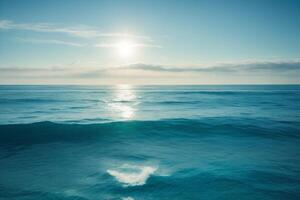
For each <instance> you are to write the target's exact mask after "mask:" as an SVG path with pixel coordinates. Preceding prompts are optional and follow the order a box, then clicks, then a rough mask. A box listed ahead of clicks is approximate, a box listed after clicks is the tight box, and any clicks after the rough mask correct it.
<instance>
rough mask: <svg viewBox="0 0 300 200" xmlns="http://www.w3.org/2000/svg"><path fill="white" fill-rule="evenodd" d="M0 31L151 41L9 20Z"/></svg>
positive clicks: (81, 27)
mask: <svg viewBox="0 0 300 200" xmlns="http://www.w3.org/2000/svg"><path fill="white" fill-rule="evenodd" d="M0 29H2V30H26V31H34V32H45V33H62V34H67V35H71V36H75V37H82V38H97V37H123V38H124V37H128V38H138V39H143V40H147V41H153V40H152V38H151V37H149V36H145V35H135V34H130V33H116V32H102V31H100V30H99V29H98V28H95V27H89V26H85V25H79V26H74V27H65V26H64V27H62V26H58V25H57V24H51V23H16V22H14V21H11V20H0Z"/></svg>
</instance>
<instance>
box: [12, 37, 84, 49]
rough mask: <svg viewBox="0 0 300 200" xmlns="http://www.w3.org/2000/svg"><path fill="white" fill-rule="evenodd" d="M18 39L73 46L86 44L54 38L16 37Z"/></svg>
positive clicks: (36, 42)
mask: <svg viewBox="0 0 300 200" xmlns="http://www.w3.org/2000/svg"><path fill="white" fill-rule="evenodd" d="M17 40H18V41H21V42H29V43H34V44H60V45H67V46H73V47H83V46H86V44H81V43H76V42H68V41H63V40H55V39H34V38H17Z"/></svg>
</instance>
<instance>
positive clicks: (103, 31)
mask: <svg viewBox="0 0 300 200" xmlns="http://www.w3.org/2000/svg"><path fill="white" fill-rule="evenodd" d="M299 55H300V1H297V0H295V1H292V0H286V1H282V0H272V1H271V0H249V1H245V0H226V1H225V0H218V1H215V0H207V1H202V0H197V1H191V0H190V1H189V0H185V1H175V0H172V1H168V0H164V1H156V0H151V1H142V0H128V1H126V0H120V1H117V0H109V1H101V0H98V1H94V0H89V1H85V0H43V1H41V0H26V1H23V0H0V84H141V85H146V84H300V78H299V77H300V56H299Z"/></svg>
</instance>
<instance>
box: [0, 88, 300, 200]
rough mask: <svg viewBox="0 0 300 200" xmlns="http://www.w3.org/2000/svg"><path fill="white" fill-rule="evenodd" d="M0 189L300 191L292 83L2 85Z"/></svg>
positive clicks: (293, 195)
mask: <svg viewBox="0 0 300 200" xmlns="http://www.w3.org/2000/svg"><path fill="white" fill-rule="evenodd" d="M0 199H17V200H19V199H20V200H23V199H39V200H40V199H78V200H79V199H80V200H93V199H105V200H106V199H107V200H110V199H111V200H114V199H119V200H140V199H141V200H148V199H149V200H152V199H166V200H167V199H168V200H170V199H172V200H175V199H180V200H181V199H183V200H185V199H195V200H196V199H197V200H198V199H202V200H214V199H218V200H224V199H237V200H246V199H247V200H250V199H255V200H269V199H270V200H277V199H278V200H279V199H280V200H282V199H284V200H286V199H291V200H293V199H295V200H296V199H297V200H298V199H300V86H298V85H226V86H129V85H120V86H0Z"/></svg>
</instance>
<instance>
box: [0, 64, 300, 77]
mask: <svg viewBox="0 0 300 200" xmlns="http://www.w3.org/2000/svg"><path fill="white" fill-rule="evenodd" d="M124 70H125V71H126V73H124ZM137 70H138V71H145V72H161V73H162V74H161V75H162V76H163V73H166V72H169V73H174V74H179V75H180V74H183V73H184V72H187V73H188V72H192V73H193V74H195V75H196V74H202V73H205V74H226V75H234V74H235V73H243V74H245V75H255V74H258V75H263V76H271V75H272V74H273V75H274V74H276V75H279V76H284V73H286V72H292V73H293V74H294V75H297V74H299V73H300V62H299V61H278V62H274V61H269V62H247V63H231V64H229V63H227V64H219V65H211V66H198V67H178V66H163V65H151V64H131V65H126V66H115V67H111V66H110V67H103V66H102V67H101V66H98V65H97V64H95V63H81V62H75V63H74V62H73V63H70V64H67V65H56V66H52V67H35V68H28V67H13V66H11V67H0V72H1V73H0V78H9V77H13V78H17V77H23V78H24V77H25V78H35V77H39V78H41V77H48V78H49V77H51V78H54V79H56V78H66V79H68V78H82V79H93V78H99V77H114V76H115V77H121V78H122V77H125V76H131V75H132V74H135V75H141V76H147V75H151V73H150V74H149V73H145V74H143V73H141V72H139V73H136V72H132V71H137ZM131 72H132V73H131Z"/></svg>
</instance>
